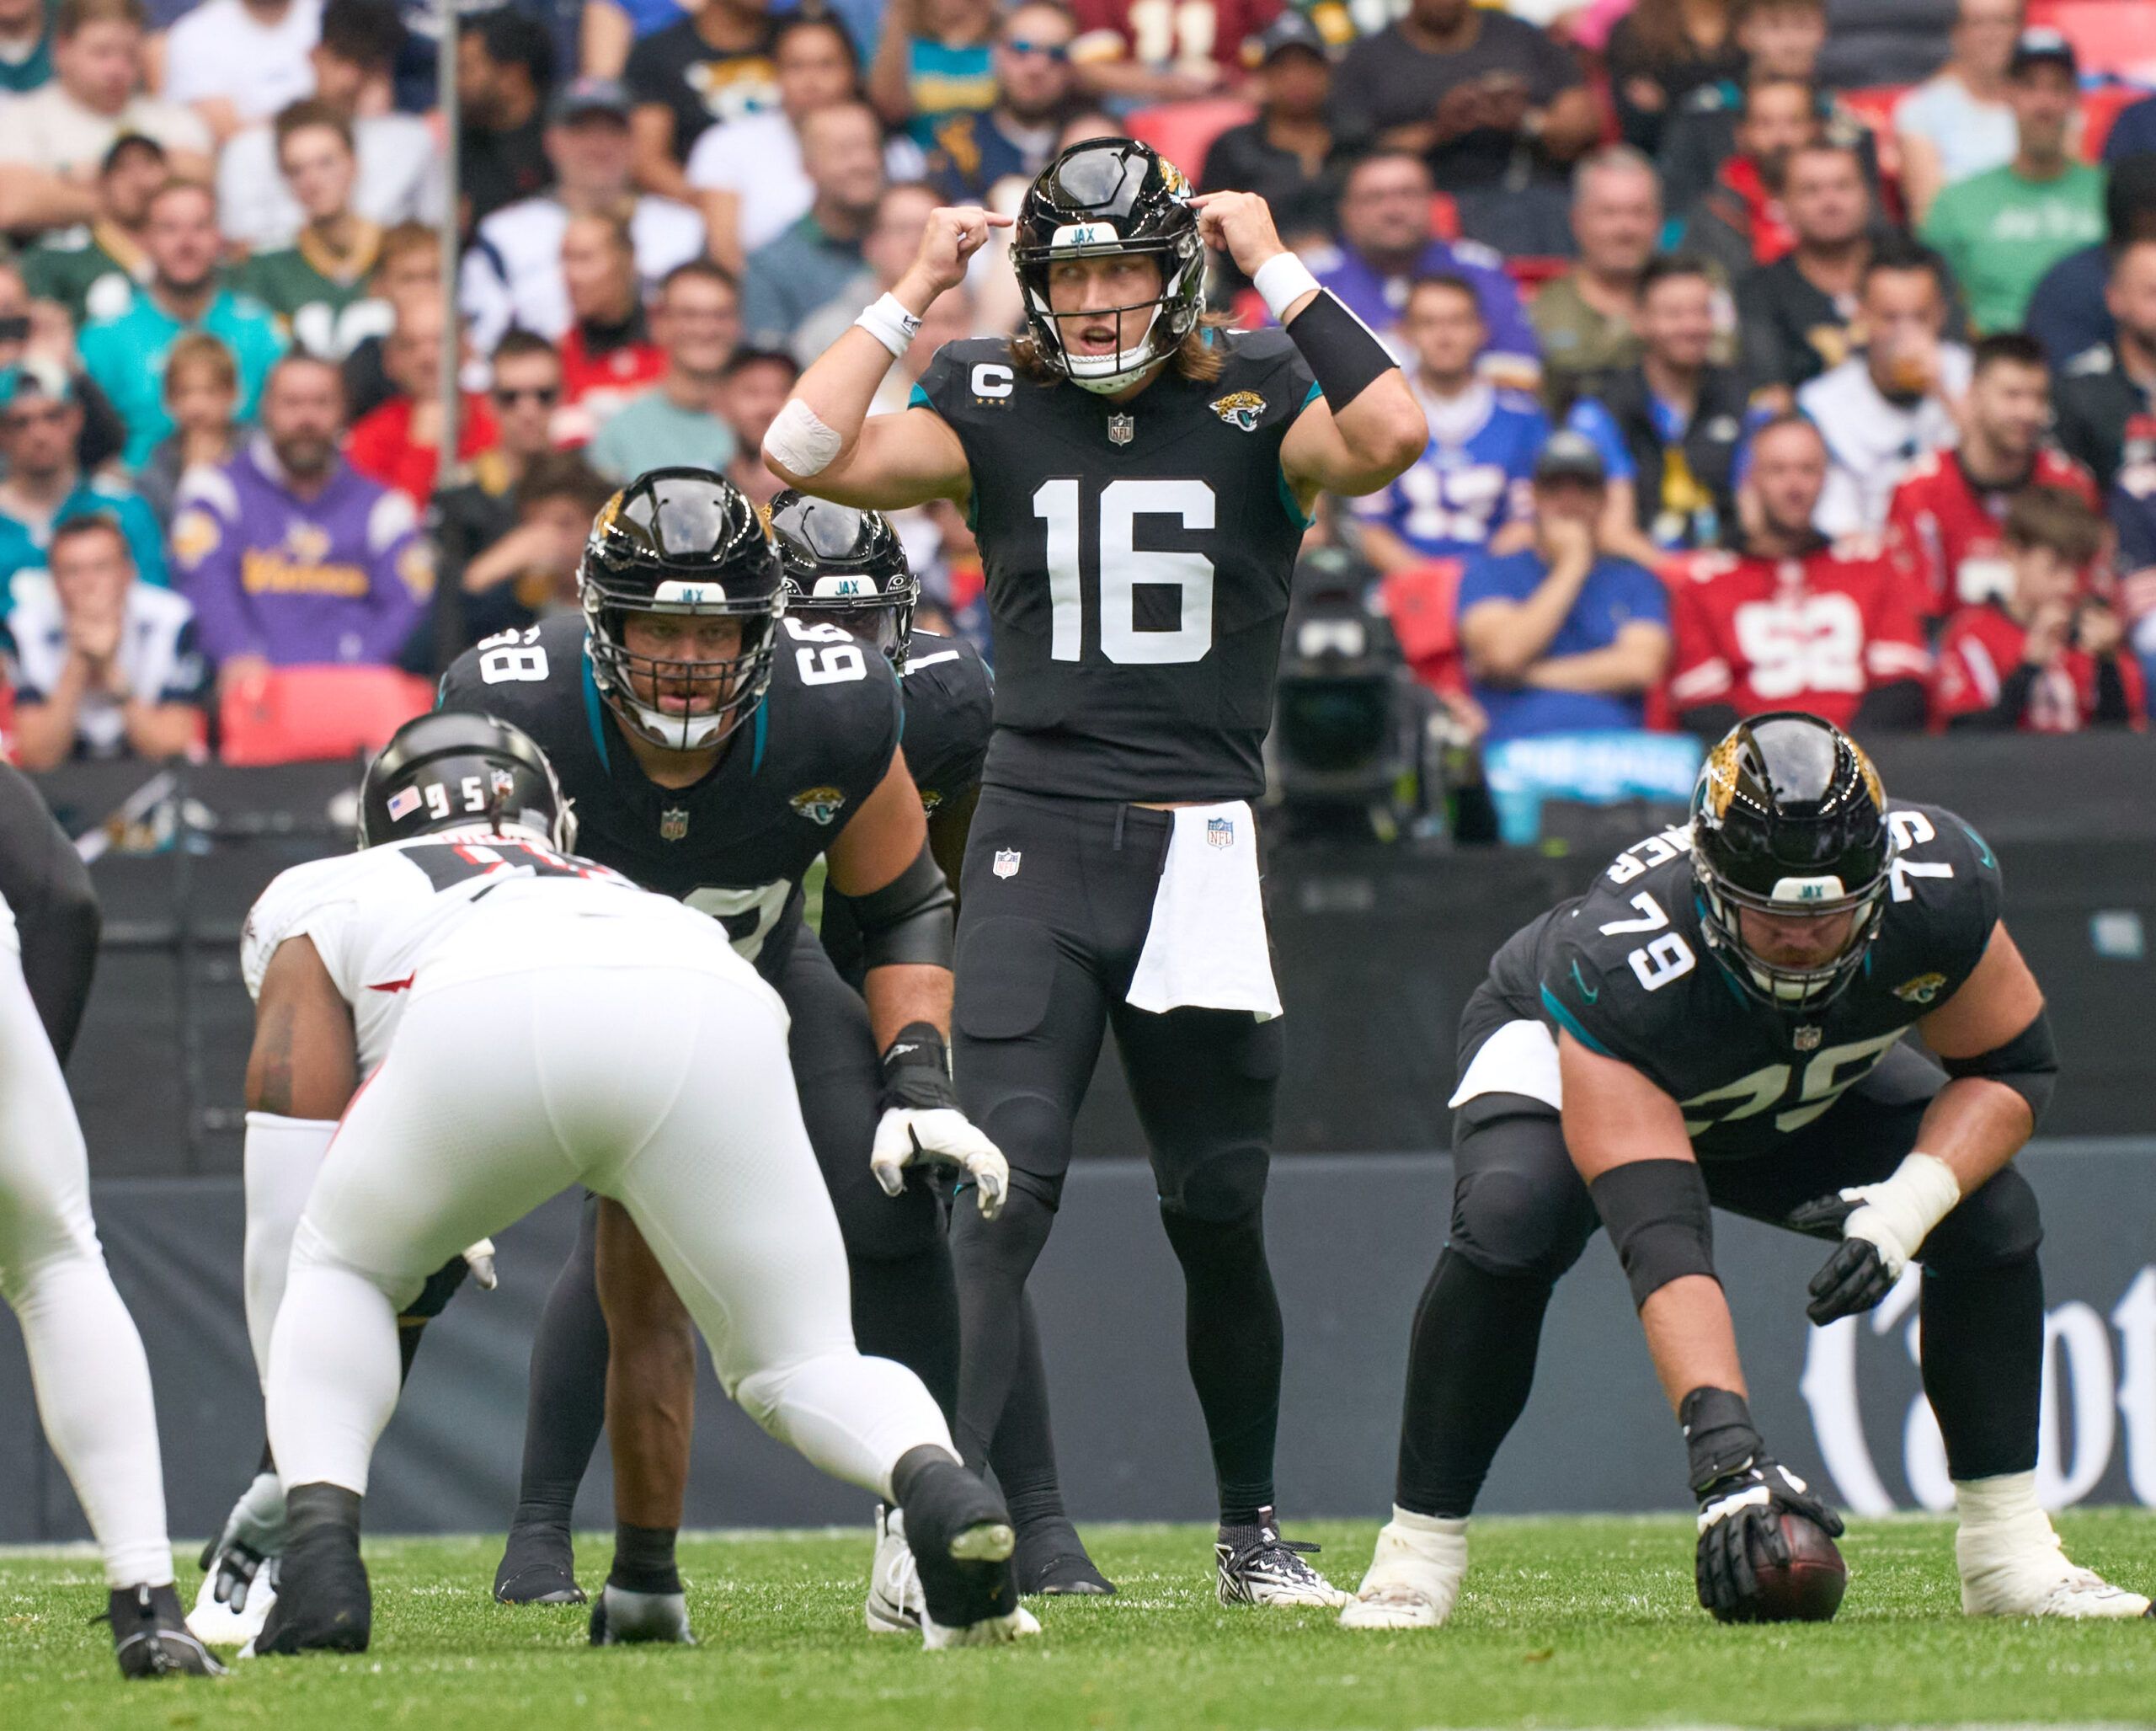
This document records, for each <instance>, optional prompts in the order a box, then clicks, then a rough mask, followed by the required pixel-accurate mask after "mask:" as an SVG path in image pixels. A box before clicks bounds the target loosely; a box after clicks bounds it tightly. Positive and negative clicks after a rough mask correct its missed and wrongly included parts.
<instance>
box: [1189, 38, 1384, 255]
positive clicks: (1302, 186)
mask: <svg viewBox="0 0 2156 1731" xmlns="http://www.w3.org/2000/svg"><path fill="white" fill-rule="evenodd" d="M1252 47H1253V48H1254V49H1255V50H1256V51H1257V77H1255V78H1254V79H1253V80H1252V81H1251V93H1252V94H1253V95H1254V96H1256V97H1257V102H1258V115H1257V119H1256V120H1247V121H1246V122H1244V124H1243V125H1241V126H1230V128H1229V129H1228V130H1227V131H1225V132H1223V133H1222V134H1221V135H1220V136H1219V137H1218V138H1215V139H1214V141H1213V147H1212V148H1211V149H1210V150H1209V151H1208V152H1206V153H1205V163H1204V166H1203V168H1202V169H1201V170H1200V171H1199V174H1198V190H1199V191H1200V192H1222V191H1235V192H1254V193H1256V194H1257V195H1259V196H1260V197H1261V198H1262V199H1263V200H1265V202H1266V203H1267V205H1268V206H1271V208H1272V211H1273V226H1274V227H1277V228H1278V230H1279V231H1280V238H1281V239H1283V241H1285V242H1286V243H1288V245H1289V248H1291V249H1292V248H1297V247H1300V246H1304V245H1307V244H1309V243H1311V242H1313V241H1316V240H1320V239H1327V240H1329V239H1331V236H1332V232H1333V226H1334V224H1335V222H1337V214H1336V213H1337V210H1338V207H1339V204H1340V190H1341V187H1342V184H1343V183H1344V182H1345V181H1346V179H1347V174H1348V152H1347V150H1346V149H1345V148H1344V147H1342V145H1341V143H1340V142H1339V141H1338V140H1337V139H1336V138H1335V137H1334V136H1332V128H1331V126H1330V125H1329V124H1328V123H1327V121H1326V117H1325V107H1326V98H1327V97H1328V96H1329V95H1330V94H1331V90H1332V51H1331V49H1330V48H1329V47H1328V46H1327V45H1326V40H1325V37H1324V36H1323V35H1322V34H1321V33H1320V31H1319V29H1318V28H1317V26H1316V25H1315V24H1312V23H1311V22H1310V20H1309V19H1306V18H1305V17H1304V16H1303V15H1302V13H1299V12H1283V13H1281V14H1280V16H1279V17H1278V18H1277V19H1274V20H1273V23H1272V24H1270V25H1269V26H1268V27H1267V29H1266V31H1265V33H1264V34H1263V35H1261V36H1259V37H1257V39H1256V40H1255V41H1254V42H1253V44H1252ZM1213 262H1214V270H1216V272H1218V271H1222V270H1225V271H1226V272H1227V273H1228V275H1229V280H1230V281H1231V282H1232V284H1233V286H1235V288H1237V289H1240V288H1241V286H1242V285H1243V283H1244V280H1245V279H1244V277H1243V275H1242V273H1241V271H1239V270H1235V269H1234V264H1233V261H1232V260H1230V259H1225V258H1224V257H1223V256H1222V255H1221V254H1219V253H1217V252H1216V253H1215V254H1214V255H1213ZM1219 298H1225V297H1219Z"/></svg>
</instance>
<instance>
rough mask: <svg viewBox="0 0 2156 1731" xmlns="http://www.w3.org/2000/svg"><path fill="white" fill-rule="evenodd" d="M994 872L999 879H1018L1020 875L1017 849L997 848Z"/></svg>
mask: <svg viewBox="0 0 2156 1731" xmlns="http://www.w3.org/2000/svg"><path fill="white" fill-rule="evenodd" d="M994 870H995V875H996V876H997V877H999V878H1015V877H1017V875H1018V850H1017V848H1015V847H999V848H997V849H996V850H995V867H994Z"/></svg>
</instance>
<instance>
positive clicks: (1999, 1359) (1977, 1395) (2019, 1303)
mask: <svg viewBox="0 0 2156 1731" xmlns="http://www.w3.org/2000/svg"><path fill="white" fill-rule="evenodd" d="M1920 1334H1921V1340H1922V1349H1921V1350H1922V1358H1923V1360H1924V1394H1925V1396H1926V1397H1928V1398H1929V1400H1930V1402H1931V1409H1932V1411H1933V1412H1934V1413H1937V1414H1938V1416H1939V1432H1940V1435H1941V1436H1942V1437H1943V1438H1945V1442H1946V1470H1947V1472H1949V1473H1951V1475H1952V1476H1953V1477H1956V1478H1996V1477H1999V1475H2000V1474H2002V1473H2007V1472H2030V1471H2031V1470H2032V1469H2033V1468H2034V1467H2035V1466H2036V1427H2037V1422H2038V1418H2039V1417H2040V1415H2041V1408H2042V1399H2043V1386H2044V1275H2043V1270H2042V1269H2040V1268H2039V1267H2038V1266H2037V1264H2036V1258H2035V1257H2034V1256H2031V1257H2028V1258H2025V1259H2024V1260H2022V1261H2020V1262H2013V1263H2008V1264H2006V1265H2005V1266H2004V1267H1993V1268H1979V1269H1955V1270H1952V1271H1951V1272H1950V1271H1948V1270H1945V1269H1938V1270H1934V1269H1925V1270H1924V1325H1923V1328H1922V1329H1921V1331H1920Z"/></svg>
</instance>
